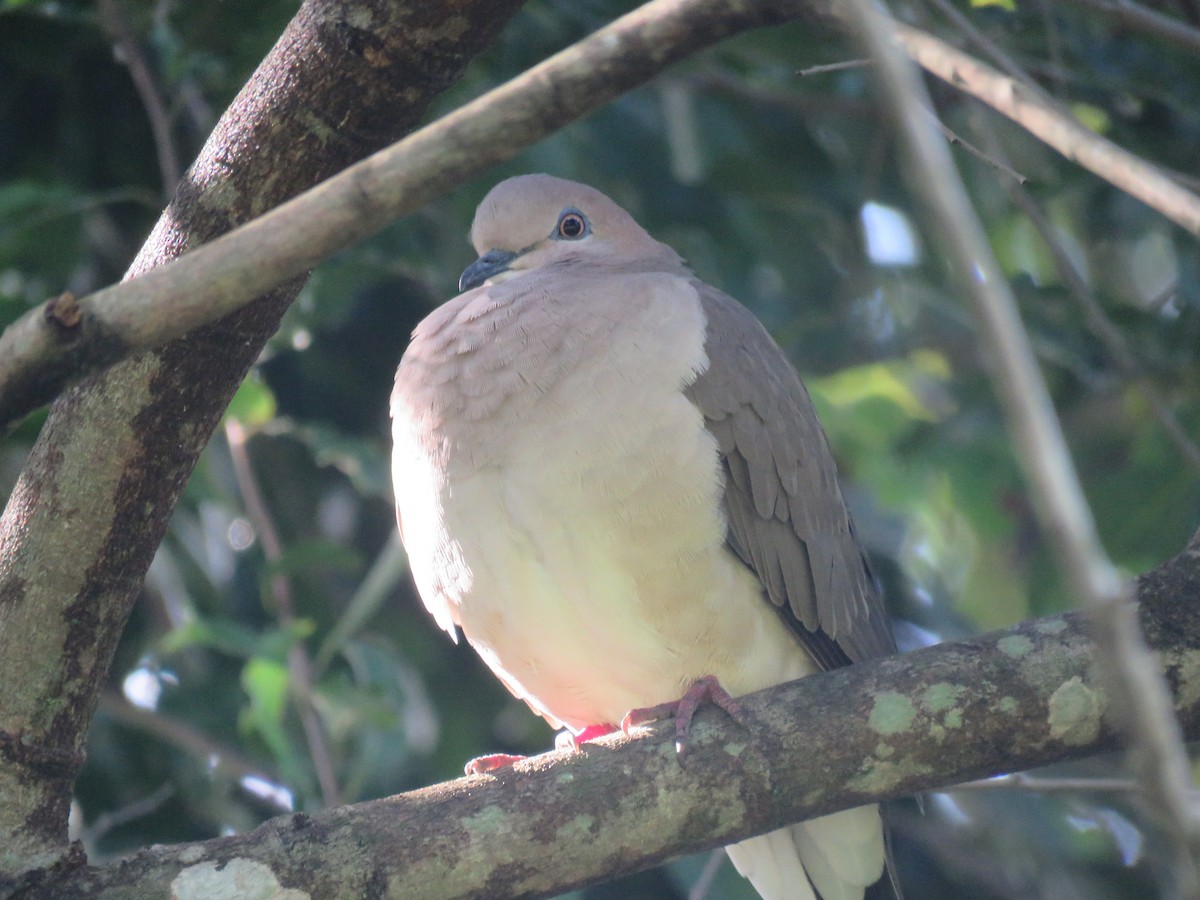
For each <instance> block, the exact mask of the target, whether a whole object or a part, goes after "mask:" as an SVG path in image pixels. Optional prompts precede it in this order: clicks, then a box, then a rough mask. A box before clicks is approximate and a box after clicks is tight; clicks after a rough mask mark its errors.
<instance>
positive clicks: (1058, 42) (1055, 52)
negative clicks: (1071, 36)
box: [1037, 0, 1066, 94]
mask: <svg viewBox="0 0 1200 900" xmlns="http://www.w3.org/2000/svg"><path fill="white" fill-rule="evenodd" d="M1037 5H1038V14H1039V15H1040V16H1041V17H1042V28H1043V29H1045V32H1046V52H1047V53H1048V54H1049V56H1050V63H1051V65H1052V67H1053V71H1055V72H1062V71H1064V70H1065V69H1066V66H1065V65H1064V64H1063V51H1062V44H1063V40H1062V33H1061V32H1060V31H1059V28H1058V20H1057V19H1055V18H1054V7H1053V6H1052V5H1051V4H1050V0H1037ZM1054 92H1055V94H1061V93H1062V92H1063V80H1062V79H1061V78H1055V79H1054Z"/></svg>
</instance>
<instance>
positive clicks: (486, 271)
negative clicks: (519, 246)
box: [458, 250, 517, 291]
mask: <svg viewBox="0 0 1200 900" xmlns="http://www.w3.org/2000/svg"><path fill="white" fill-rule="evenodd" d="M516 258H517V254H515V253H513V252H512V251H511V250H489V251H488V252H487V253H485V254H483V256H481V257H479V259H477V260H475V262H473V263H471V264H470V265H469V266H467V267H466V268H465V269H463V273H462V275H461V276H460V277H459V279H458V289H459V291H469V290H470V289H471V288H477V287H479V286H480V285H481V284H483V283H484V282H485V281H487V280H488V279H489V278H491V277H492V276H493V275H498V274H500V273H501V272H504V271H507V270H508V264H509V263H511V262H512V261H513V260H514V259H516Z"/></svg>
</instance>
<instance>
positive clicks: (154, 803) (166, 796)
mask: <svg viewBox="0 0 1200 900" xmlns="http://www.w3.org/2000/svg"><path fill="white" fill-rule="evenodd" d="M173 796H175V785H173V784H171V782H169V781H166V782H163V783H162V784H160V785H159V786H158V787H157V788H156V789H155V790H153V791H151V792H150V793H149V794H147V795H146V796H144V797H141V798H139V799H137V800H134V801H133V802H132V803H127V804H125V805H124V806H122V807H121V808H119V809H114V810H112V811H111V812H106V813H101V814H100V815H98V816H96V819H95V821H93V822H92V824H91V825H88V826H86V827H85V828H84V829H83V830H82V831H81V832H80V835H79V839H80V840H81V841H83V843H84V845H85V846H87V847H91V848H94V847H95V846H96V843H97V842H98V841H99V840H100V839H101V838H102V837H104V836H105V835H106V834H108V833H109V832H110V831H112V830H113V829H114V828H120V827H121V826H122V825H127V824H128V823H130V822H136V821H137V820H138V819H140V818H142V817H143V816H148V815H150V814H151V813H153V812H155V811H157V810H158V808H159V807H160V806H162V805H163V804H164V803H166V802H167V801H168V800H170V799H171V798H172V797H173ZM88 855H89V856H91V851H89V853H88Z"/></svg>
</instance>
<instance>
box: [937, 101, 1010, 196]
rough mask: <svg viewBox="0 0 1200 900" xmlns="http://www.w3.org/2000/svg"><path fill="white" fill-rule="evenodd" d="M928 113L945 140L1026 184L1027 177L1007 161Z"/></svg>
mask: <svg viewBox="0 0 1200 900" xmlns="http://www.w3.org/2000/svg"><path fill="white" fill-rule="evenodd" d="M929 115H930V116H932V117H933V121H934V124H935V125H937V127H938V130H939V131H940V132H941V133H942V135H943V136H944V137H945V138H946V140H948V141H949V142H950V143H951V144H957V145H958V146H959V147H962V148H963V149H964V150H966V151H967V152H968V153H970V154H971V155H972V156H974V157H975V158H976V159H978V160H979V161H980V162H982V163H984V164H985V165H988V166H991V167H992V168H993V169H995V170H996V171H997V172H1000V173H1001V174H1003V175H1006V176H1008V178H1010V179H1012V180H1013V181H1015V182H1016V183H1017V184H1028V183H1029V179H1028V178H1026V177H1025V176H1024V175H1022V174H1021V173H1020V172H1018V171H1017V170H1016V169H1014V168H1013V167H1012V166H1010V165H1008V163H1006V162H1004V161H1003V160H1001V159H998V158H997V157H995V156H993V155H991V154H988V153H985V152H984V151H983V150H980V149H979V148H978V147H976V146H975V145H974V144H972V143H971V142H970V141H968V140H967V139H966V138H964V137H963V136H962V135H960V134H958V133H957V132H955V131H953V130H952V129H951V128H950V126H948V125H947V124H946V123H945V122H943V121H942V120H941V119H939V118H938V116H937V114H936V113H934V112H932V111H931V112H930V113H929Z"/></svg>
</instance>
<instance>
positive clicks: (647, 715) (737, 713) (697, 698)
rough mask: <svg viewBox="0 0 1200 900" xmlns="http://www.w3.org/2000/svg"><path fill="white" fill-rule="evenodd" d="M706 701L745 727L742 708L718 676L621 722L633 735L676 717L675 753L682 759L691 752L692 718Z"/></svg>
mask: <svg viewBox="0 0 1200 900" xmlns="http://www.w3.org/2000/svg"><path fill="white" fill-rule="evenodd" d="M705 701H708V702H709V703H714V704H716V705H717V706H719V707H721V709H723V710H725V712H727V713H728V714H729V716H730V717H731V718H732V719H733V720H734V721H735V722H737V723H739V724H745V723H744V722H743V716H742V707H741V705H740V704H739V703H738V702H737V701H736V700H734V699H733V697H731V696H730V694H729V691H727V690H725V688H723V687H721V682H719V681H718V680H717V677H716V676H715V675H705V676H704V677H702V678H697V679H696V680H695V681H694V682H692V685H691V687H689V688H688V689H687V690H686V691H684V693H683V696H682V697H680V698H679V699H678V700H674V701H672V702H670V703H660V704H658V706H648V707H645V708H644V709H631V710H630V711H629V712H628V713H626V714H625V718H624V719H622V720H621V730H622V731H623V732H625V733H626V734H629V731H630V729H632V728H637V727H638V726H639V725H648V724H649V723H651V722H658V721H660V720H661V719H666V718H669V717H671V716H674V717H675V752H676V753H678V754H679V755H680V756H682V755H683V754H684V753H685V752H686V751H687V745H688V739H689V738H690V737H691V731H692V717H693V716H695V715H696V710H697V709H699V708H700V704H701V703H704V702H705Z"/></svg>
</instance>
